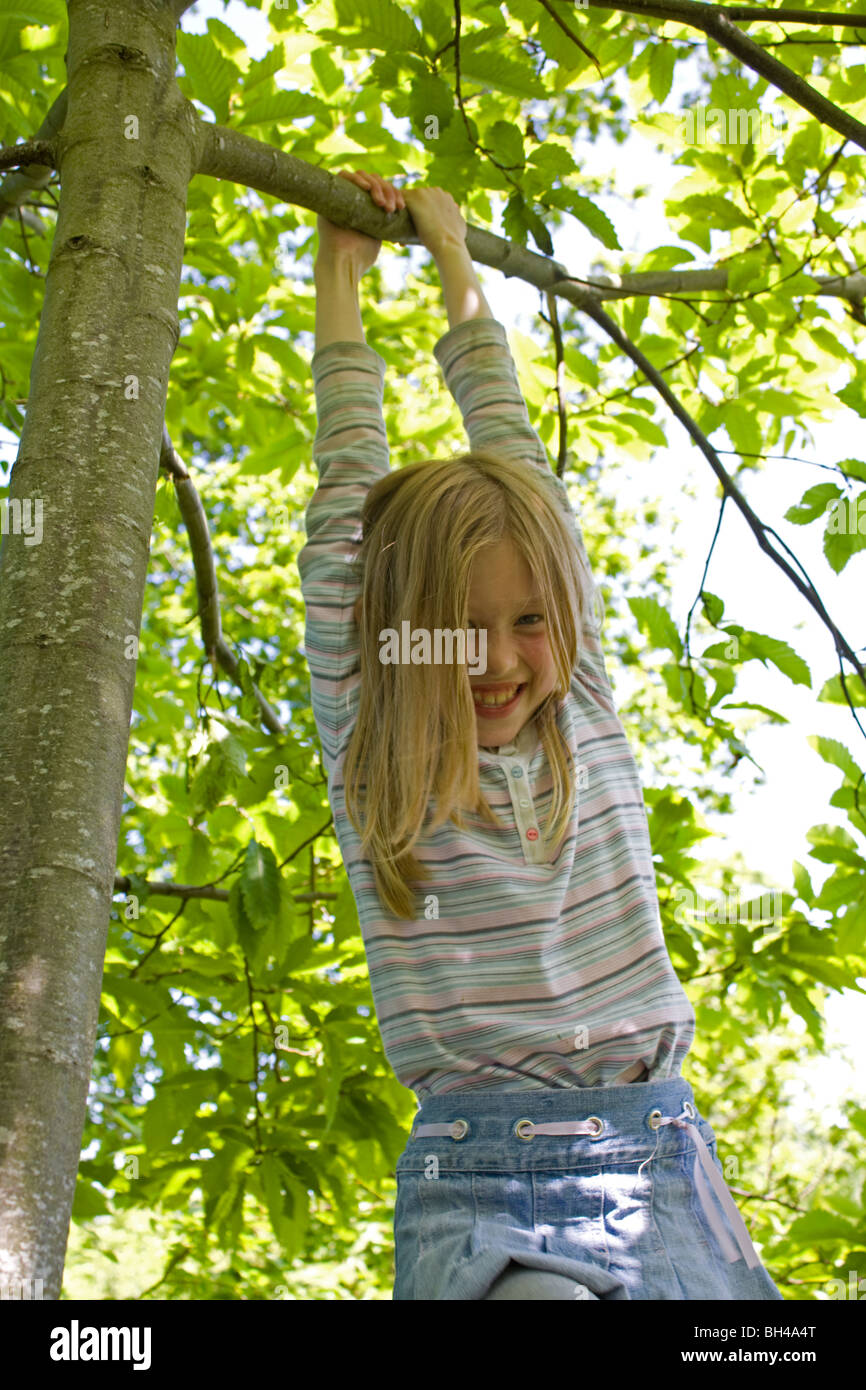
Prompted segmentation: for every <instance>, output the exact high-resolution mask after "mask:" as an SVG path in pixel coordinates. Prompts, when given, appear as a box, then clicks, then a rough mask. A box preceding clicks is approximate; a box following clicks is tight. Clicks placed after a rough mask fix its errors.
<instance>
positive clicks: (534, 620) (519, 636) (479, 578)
mask: <svg viewBox="0 0 866 1390" xmlns="http://www.w3.org/2000/svg"><path fill="white" fill-rule="evenodd" d="M468 618H469V625H470V627H477V628H486V629H487V670H486V671H485V673H484V675H483V676H470V677H469V683H470V685H471V687H472V693H473V699H474V701H475V720H476V725H477V730H478V743H479V745H480V746H481V747H482V748H498V747H499V746H500V744H503V743H511V742H513V740H514V739H515V738H516V737H517V735H518V734H519V733H520V730H521V729H522V728H523V726H524V724H526V723H527V722H528V720H529V719H531V717H532V715H533V714H534V713H535V711H536V710H537V709H538V707H539V705H540V704H541V703H542V701H543V700H544V699H545V698H546V697H547V696H548V695H549V694H550V692H551V691H552V690H553V688H554V686H555V684H556V669H555V667H554V662H553V653H552V652H551V650H550V643H549V641H548V634H547V625H546V623H545V621H544V605H543V603H542V601H541V595H540V594H539V593H538V590H537V588H536V586H535V584H534V583H533V577H532V572H531V570H530V569H529V566H528V565H527V563H526V561H525V560H524V559H523V557H522V555H521V554H520V552H519V551H518V550H517V549H516V547H515V545H514V543H513V542H512V541H511V540H507V539H506V540H502V541H499V542H498V543H497V544H496V545H490V546H487V547H485V549H484V550H482V551H481V552H480V553H479V555H478V556H477V558H476V560H475V563H474V565H473V567H472V573H471V576H470V584H469V614H468ZM482 697H483V698H484V700H485V701H492V700H493V699H496V700H502V699H503V697H504V699H505V702H504V703H501V704H498V705H497V704H493V703H487V704H481V703H480V700H481V698H482Z"/></svg>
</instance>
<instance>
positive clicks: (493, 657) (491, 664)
mask: <svg viewBox="0 0 866 1390" xmlns="http://www.w3.org/2000/svg"><path fill="white" fill-rule="evenodd" d="M519 666H520V662H519V661H518V659H517V650H516V647H515V643H514V638H513V637H512V635H511V631H510V629H506V630H505V631H504V632H497V631H496V629H495V628H492V627H489V628H488V629H487V670H486V671H485V672H484V675H483V676H482V677H481V678H480V679H481V680H482V681H487V682H488V683H490V684H492V683H493V682H494V681H505V680H508V679H509V678H510V677H512V676H513V677H515V678H516V677H517V673H518V669H519Z"/></svg>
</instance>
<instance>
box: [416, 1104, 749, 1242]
mask: <svg viewBox="0 0 866 1390" xmlns="http://www.w3.org/2000/svg"><path fill="white" fill-rule="evenodd" d="M701 1130H703V1131H704V1133H703V1135H702V1134H701ZM676 1136H679V1137H680V1140H683V1139H685V1140H687V1141H689V1142H687V1143H686V1144H685V1145H684V1144H682V1142H680V1143H677V1142H676ZM714 1140H715V1135H714V1134H713V1130H712V1127H711V1126H710V1124H709V1122H708V1121H707V1120H704V1119H703V1118H702V1117H701V1116H700V1115H699V1114H698V1111H697V1107H696V1106H695V1103H694V1092H693V1091H692V1088H691V1086H690V1085H689V1083H688V1082H687V1081H684V1080H683V1078H682V1077H675V1078H673V1079H670V1080H667V1081H651V1082H646V1083H644V1084H641V1085H634V1084H632V1085H625V1086H591V1087H578V1088H571V1087H563V1088H549V1087H540V1088H538V1089H532V1090H518V1091H511V1090H508V1091H506V1090H493V1091H484V1090H477V1091H476V1090H472V1091H449V1092H446V1093H445V1094H444V1095H437V1096H430V1097H429V1098H428V1099H427V1100H425V1101H424V1102H423V1103H422V1105H421V1107H420V1109H419V1111H418V1114H417V1115H416V1117H415V1120H414V1123H413V1125H412V1132H411V1134H410V1136H409V1142H408V1144H407V1146H406V1149H405V1150H404V1152H403V1154H402V1155H401V1157H400V1158H399V1160H398V1162H397V1175H398V1177H399V1176H402V1175H404V1174H408V1173H410V1172H412V1171H413V1170H414V1171H417V1170H418V1169H419V1167H421V1166H422V1165H423V1164H425V1163H426V1161H427V1159H428V1157H429V1156H430V1155H429V1154H428V1153H425V1152H424V1151H425V1150H431V1149H432V1155H433V1157H434V1158H435V1159H436V1160H437V1161H444V1162H445V1163H446V1165H447V1168H448V1170H449V1171H454V1172H459V1171H467V1172H471V1171H479V1170H483V1169H485V1168H489V1167H490V1166H491V1163H492V1164H493V1166H495V1167H496V1168H498V1169H500V1170H501V1169H503V1168H505V1169H508V1168H513V1169H514V1170H515V1171H523V1170H526V1169H534V1170H538V1171H543V1170H545V1169H550V1168H554V1167H556V1168H561V1167H563V1166H566V1167H573V1168H574V1171H575V1174H576V1175H579V1171H580V1168H581V1166H583V1167H586V1166H593V1167H604V1166H605V1164H608V1165H612V1164H615V1163H617V1162H619V1163H622V1162H628V1161H630V1160H632V1159H635V1158H640V1157H641V1155H643V1158H642V1161H641V1163H640V1166H639V1168H638V1173H640V1172H641V1171H642V1169H643V1168H644V1167H645V1166H646V1165H647V1164H649V1163H651V1162H652V1160H653V1159H654V1158H655V1157H656V1156H657V1155H659V1156H662V1155H667V1154H670V1153H672V1152H676V1151H678V1150H681V1149H682V1148H684V1147H685V1148H690V1147H693V1148H694V1150H695V1164H694V1180H695V1188H696V1191H697V1195H698V1197H699V1199H700V1201H701V1204H702V1206H703V1209H704V1212H705V1214H706V1217H707V1220H708V1222H709V1224H710V1226H711V1228H712V1230H713V1232H714V1234H715V1236H716V1239H717V1240H718V1242H719V1245H720V1246H721V1248H722V1251H723V1253H724V1255H725V1258H726V1259H727V1260H728V1261H731V1262H732V1261H734V1260H739V1259H741V1258H744V1259H745V1261H746V1264H747V1265H748V1267H749V1268H750V1269H754V1268H755V1267H756V1266H758V1265H759V1264H760V1260H759V1258H758V1254H757V1251H756V1250H755V1248H754V1246H753V1245H752V1242H751V1239H750V1238H749V1233H748V1231H747V1230H746V1226H745V1223H744V1221H743V1218H742V1217H741V1216H740V1213H739V1211H738V1210H737V1206H736V1203H735V1202H734V1199H733V1197H732V1196H731V1194H730V1192H729V1191H728V1189H727V1186H726V1185H725V1181H724V1179H723V1177H722V1175H721V1173H720V1171H719V1168H718V1167H716V1164H715V1163H714V1162H713V1157H712V1155H711V1154H710V1151H709V1149H708V1147H707V1143H708V1142H709V1143H712V1142H713V1141H714ZM653 1141H654V1142H653ZM530 1148H531V1149H533V1150H534V1151H535V1152H534V1153H533V1154H532V1157H531V1158H529V1155H528V1153H527V1150H529V1149H530ZM593 1150H594V1151H595V1152H594V1153H593ZM650 1150H651V1151H650ZM521 1151H522V1152H521ZM713 1194H715V1197H716V1198H718V1202H719V1203H720V1204H721V1207H722V1210H723V1211H724V1213H725V1215H726V1216H727V1218H728V1221H729V1223H730V1228H731V1230H732V1231H733V1234H734V1237H735V1240H736V1245H735V1244H734V1241H732V1240H731V1235H730V1232H729V1230H728V1229H726V1227H725V1224H724V1222H723V1221H722V1219H721V1216H720V1214H719V1211H718V1207H717V1206H716V1205H715V1203H714V1202H713ZM737 1247H739V1248H737Z"/></svg>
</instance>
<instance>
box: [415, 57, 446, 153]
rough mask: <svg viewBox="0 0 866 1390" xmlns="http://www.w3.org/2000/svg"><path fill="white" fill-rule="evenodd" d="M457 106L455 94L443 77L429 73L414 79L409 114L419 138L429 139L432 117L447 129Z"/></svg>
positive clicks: (441, 126)
mask: <svg viewBox="0 0 866 1390" xmlns="http://www.w3.org/2000/svg"><path fill="white" fill-rule="evenodd" d="M455 105H456V104H455V101H454V93H453V92H452V91H451V88H450V87H449V86H448V83H447V82H444V81H443V79H442V78H441V77H437V76H436V75H435V74H434V73H432V72H427V73H424V74H423V76H421V77H417V78H414V79H413V81H412V86H411V89H410V91H409V114H410V116H411V118H412V125H413V126H414V128H415V130H416V132H417V133H418V136H419V138H422V139H425V140H426V139H427V138H428V136H427V128H428V124H429V121H430V117H431V116H435V117H436V121H437V122H438V125H439V127H440V128H444V127H446V126H447V125H448V124H449V123H450V121H451V120H452V119H453V117H454V112H455ZM434 128H435V127H434Z"/></svg>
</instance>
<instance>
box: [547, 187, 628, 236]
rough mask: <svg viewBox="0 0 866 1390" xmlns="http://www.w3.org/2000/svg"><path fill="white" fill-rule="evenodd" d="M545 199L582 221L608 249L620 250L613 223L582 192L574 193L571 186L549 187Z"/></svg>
mask: <svg viewBox="0 0 866 1390" xmlns="http://www.w3.org/2000/svg"><path fill="white" fill-rule="evenodd" d="M545 201H546V202H548V203H552V204H553V206H554V207H557V208H562V210H563V211H564V212H570V213H571V215H572V217H576V218H577V220H578V221H579V222H582V223H583V225H584V226H585V227H587V228H588V229H589V231H591V232H592V234H593V236H594V237H596V238H597V240H598V241H600V242H601V244H602V246H606V247H607V249H608V250H609V251H621V250H622V247H621V246H620V244H619V239H618V237H617V234H616V231H615V230H614V226H613V223H612V222H611V220H610V218H609V217H608V215H607V213H605V212H602V210H601V208H599V207H596V205H595V203H593V202H591V201H590V199H589V198H584V197H583V195H582V194H580V193H575V192H574V190H573V189H571V188H551V189H550V191H549V192H548V193H547V195H546V199H545Z"/></svg>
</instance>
